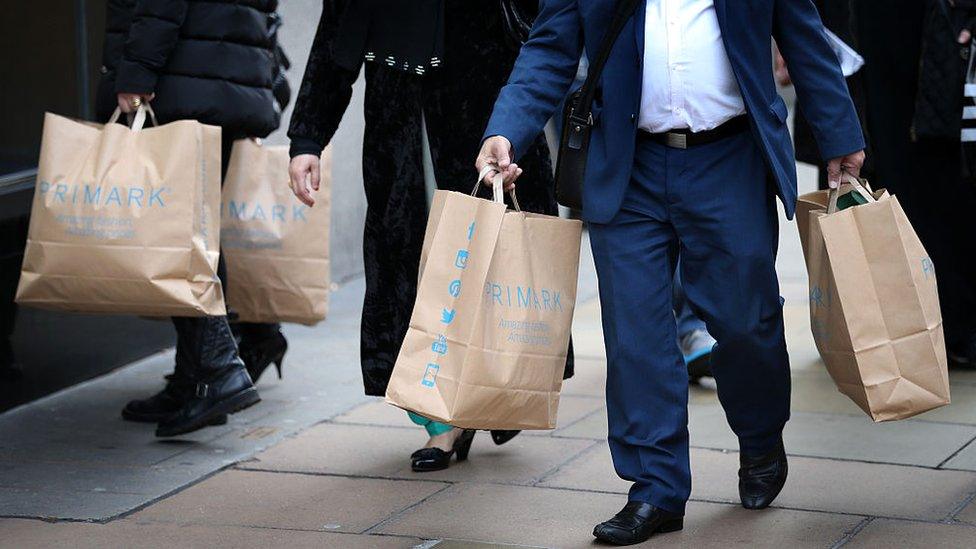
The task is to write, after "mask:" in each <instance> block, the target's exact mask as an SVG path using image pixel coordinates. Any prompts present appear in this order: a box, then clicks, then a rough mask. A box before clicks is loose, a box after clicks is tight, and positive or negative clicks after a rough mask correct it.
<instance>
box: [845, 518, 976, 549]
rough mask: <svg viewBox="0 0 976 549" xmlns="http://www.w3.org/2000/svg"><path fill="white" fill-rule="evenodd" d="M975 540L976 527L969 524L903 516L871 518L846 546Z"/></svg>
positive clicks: (955, 545)
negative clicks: (899, 517)
mask: <svg viewBox="0 0 976 549" xmlns="http://www.w3.org/2000/svg"><path fill="white" fill-rule="evenodd" d="M974 544H976V527H974V526H970V525H966V524H927V523H920V522H906V521H900V520H885V519H875V520H872V521H871V522H870V523H869V524H868V525H867V526H865V527H864V529H863V530H861V531H860V532H858V533H857V535H855V536H854V538H853V539H852V540H851V541H850V542H849V543H847V544H846V545H844V547H850V548H857V547H869V548H875V547H905V548H913V547H917V548H919V549H923V548H924V549H937V548H945V549H959V548H962V547H973V546H974Z"/></svg>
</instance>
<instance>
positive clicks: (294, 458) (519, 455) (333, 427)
mask: <svg viewBox="0 0 976 549" xmlns="http://www.w3.org/2000/svg"><path fill="white" fill-rule="evenodd" d="M364 441H373V442H374V443H373V444H364ZM424 442H426V435H425V434H424V433H423V431H422V430H420V429H396V428H390V427H379V426H375V427H374V426H361V425H344V424H332V423H328V424H322V425H318V426H316V427H314V428H312V429H310V430H308V431H306V432H304V433H302V434H300V435H298V436H296V437H294V438H292V439H289V440H286V441H284V442H283V443H281V444H279V445H277V446H275V447H274V448H271V449H270V450H268V451H266V452H264V453H262V454H260V455H258V456H257V457H256V458H255V459H254V460H252V461H249V462H247V463H244V464H242V467H243V468H247V469H256V470H277V471H303V472H312V473H324V474H340V475H358V476H373V477H386V478H403V479H422V480H443V481H450V482H459V481H472V482H501V483H511V484H531V483H534V482H536V481H537V480H538V479H539V478H541V477H542V476H544V475H545V474H546V473H547V472H549V471H551V470H553V469H555V468H557V467H559V466H560V465H562V464H563V463H565V462H566V461H569V460H570V459H572V458H573V457H575V456H576V455H577V454H579V453H580V452H582V451H583V450H585V449H586V448H587V447H589V446H590V445H591V443H590V442H588V441H584V440H567V439H558V438H552V437H522V436H519V437H516V438H515V439H513V440H512V441H511V442H509V443H507V444H505V445H504V446H495V444H494V443H493V442H492V441H491V437H489V436H488V435H487V433H478V434H477V435H475V442H474V445H473V447H472V449H471V454H470V457H469V459H468V460H467V461H464V462H457V461H455V462H453V463H452V464H451V467H450V468H448V469H446V470H444V471H437V472H433V473H415V472H413V471H411V470H410V454H411V453H413V452H414V450H416V449H417V448H419V447H421V446H422V445H423V444H424Z"/></svg>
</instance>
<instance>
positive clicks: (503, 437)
mask: <svg viewBox="0 0 976 549" xmlns="http://www.w3.org/2000/svg"><path fill="white" fill-rule="evenodd" d="M521 432H522V431H491V440H492V442H494V443H495V445H496V446H501V445H502V444H505V443H506V442H508V441H510V440H512V439H513V438H515V437H517V436H518V434H519V433H521Z"/></svg>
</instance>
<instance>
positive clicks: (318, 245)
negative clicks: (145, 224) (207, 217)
mask: <svg viewBox="0 0 976 549" xmlns="http://www.w3.org/2000/svg"><path fill="white" fill-rule="evenodd" d="M288 162H289V157H288V147H267V146H262V145H261V144H260V143H258V142H257V141H254V140H250V139H245V140H241V141H237V142H235V143H234V148H233V150H232V152H231V158H230V165H229V166H228V168H227V177H226V178H225V179H224V190H223V196H222V201H221V204H220V214H221V216H220V217H221V225H220V244H221V248H222V250H223V254H224V261H225V263H226V265H227V289H226V292H227V303H228V305H229V306H230V308H231V310H232V311H234V312H236V313H237V316H238V318H239V319H240V320H241V321H244V322H297V323H300V324H307V325H313V324H316V323H317V322H319V321H321V320H322V319H324V318H325V314H326V309H327V307H328V299H329V221H330V218H329V195H330V193H329V187H330V182H331V179H332V177H331V174H332V168H331V154H330V149H326V150H325V152H323V153H322V170H321V172H322V181H321V184H320V186H319V190H318V191H317V192H316V193H315V194H314V197H315V206H314V207H312V208H309V207H308V206H305V205H304V204H302V203H301V202H300V201H299V200H298V199H297V198H295V195H294V194H292V192H291V188H290V187H289V186H288V183H287V181H288Z"/></svg>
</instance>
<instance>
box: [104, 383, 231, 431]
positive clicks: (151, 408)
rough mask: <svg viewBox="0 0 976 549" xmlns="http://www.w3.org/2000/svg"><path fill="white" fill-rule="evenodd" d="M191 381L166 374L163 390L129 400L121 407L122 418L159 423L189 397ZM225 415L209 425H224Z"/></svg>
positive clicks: (181, 405) (191, 387) (176, 410)
mask: <svg viewBox="0 0 976 549" xmlns="http://www.w3.org/2000/svg"><path fill="white" fill-rule="evenodd" d="M192 391H193V383H192V382H190V381H188V380H185V379H183V380H181V379H178V377H177V375H176V374H169V375H168V376H166V386H165V387H163V390H162V391H160V392H158V393H156V394H155V395H153V396H151V397H149V398H142V399H136V400H130V401H129V402H128V403H127V404H126V405H125V408H122V419H124V420H126V421H135V422H138V423H159V422H160V421H164V420H166V419H168V418H170V417H171V416H173V415H174V414H176V412H178V411H179V410H180V408H182V407H183V404H185V403H186V401H187V400H189V398H190V393H191V392H192ZM226 423H227V415H226V414H225V415H222V416H219V417H217V418H214V420H213V422H211V425H224V424H226Z"/></svg>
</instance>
